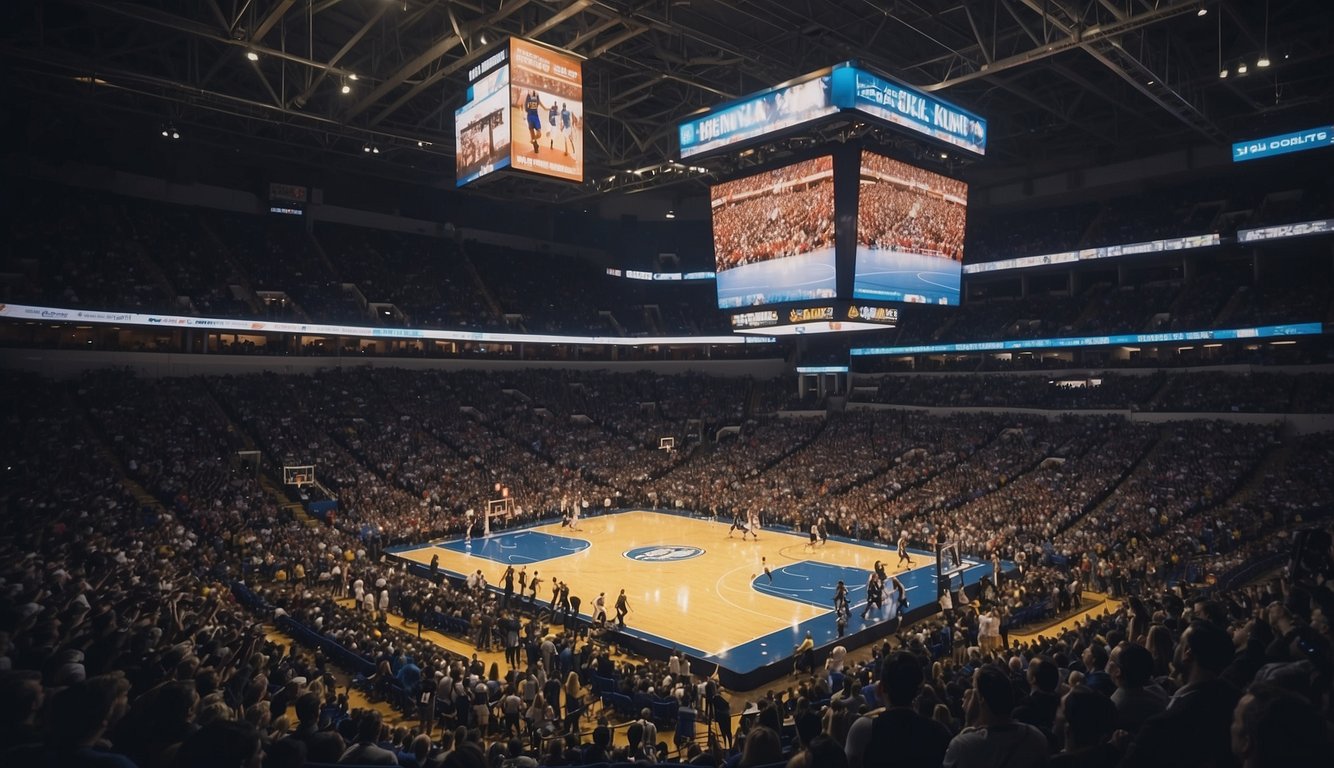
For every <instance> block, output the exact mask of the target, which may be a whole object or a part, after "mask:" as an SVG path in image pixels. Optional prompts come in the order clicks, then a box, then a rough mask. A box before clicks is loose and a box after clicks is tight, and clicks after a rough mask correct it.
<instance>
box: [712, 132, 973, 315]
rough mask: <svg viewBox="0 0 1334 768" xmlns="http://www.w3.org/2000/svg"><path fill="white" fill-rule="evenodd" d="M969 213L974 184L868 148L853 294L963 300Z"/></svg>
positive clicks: (926, 300)
mask: <svg viewBox="0 0 1334 768" xmlns="http://www.w3.org/2000/svg"><path fill="white" fill-rule="evenodd" d="M967 219H968V185H967V184H965V183H963V182H962V181H958V180H956V179H951V178H948V177H946V176H941V175H940V174H938V173H932V172H931V171H927V170H923V169H921V168H917V167H915V166H912V165H908V164H907V163H904V162H901V161H899V160H894V159H892V158H889V157H885V156H883V155H877V154H875V153H873V152H866V151H863V152H862V153H861V172H860V179H859V185H858V200H857V260H856V267H855V272H854V277H853V284H852V296H853V298H855V299H880V300H882V301H903V302H909V303H916V304H949V305H957V304H958V303H959V274H960V272H961V271H962V267H963V235H964V227H965V224H966V222H967ZM720 290H721V289H720Z"/></svg>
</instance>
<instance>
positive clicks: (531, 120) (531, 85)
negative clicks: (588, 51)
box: [509, 38, 584, 181]
mask: <svg viewBox="0 0 1334 768" xmlns="http://www.w3.org/2000/svg"><path fill="white" fill-rule="evenodd" d="M509 96H510V121H509V125H510V138H511V140H510V165H511V167H514V168H518V169H520V170H524V171H530V172H532V173H540V174H542V175H544V176H554V177H556V178H560V179H569V180H570V181H583V180H584V130H583V129H584V101H583V99H584V85H583V64H582V62H580V61H579V60H578V59H576V58H574V57H573V56H568V55H566V54H562V53H557V52H556V51H553V50H551V49H549V48H546V47H544V46H541V45H536V44H534V43H530V42H528V41H526V40H519V39H517V38H511V39H510V93H509Z"/></svg>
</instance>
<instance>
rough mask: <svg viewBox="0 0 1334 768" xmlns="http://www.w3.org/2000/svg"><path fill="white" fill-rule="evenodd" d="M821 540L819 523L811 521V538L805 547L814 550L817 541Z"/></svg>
mask: <svg viewBox="0 0 1334 768" xmlns="http://www.w3.org/2000/svg"><path fill="white" fill-rule="evenodd" d="M819 540H820V525H819V524H818V523H811V540H810V541H808V542H806V546H805V547H803V549H808V550H811V551H812V552H814V551H815V542H817V541H819Z"/></svg>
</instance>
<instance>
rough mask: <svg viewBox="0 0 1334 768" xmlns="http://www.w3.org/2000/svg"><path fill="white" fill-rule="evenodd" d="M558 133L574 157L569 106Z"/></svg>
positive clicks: (562, 108)
mask: <svg viewBox="0 0 1334 768" xmlns="http://www.w3.org/2000/svg"><path fill="white" fill-rule="evenodd" d="M560 133H561V136H564V137H565V154H566V155H568V156H570V157H575V153H574V115H572V114H571V113H570V105H569V104H561V105H560ZM669 453H670V450H669Z"/></svg>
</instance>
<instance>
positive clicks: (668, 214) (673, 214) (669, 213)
mask: <svg viewBox="0 0 1334 768" xmlns="http://www.w3.org/2000/svg"><path fill="white" fill-rule="evenodd" d="M667 218H669V219H674V218H676V211H668V212H667Z"/></svg>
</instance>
